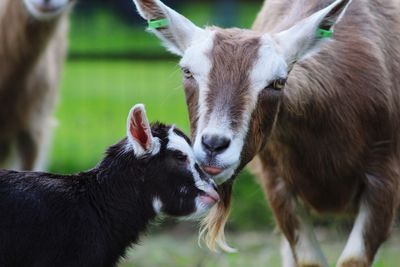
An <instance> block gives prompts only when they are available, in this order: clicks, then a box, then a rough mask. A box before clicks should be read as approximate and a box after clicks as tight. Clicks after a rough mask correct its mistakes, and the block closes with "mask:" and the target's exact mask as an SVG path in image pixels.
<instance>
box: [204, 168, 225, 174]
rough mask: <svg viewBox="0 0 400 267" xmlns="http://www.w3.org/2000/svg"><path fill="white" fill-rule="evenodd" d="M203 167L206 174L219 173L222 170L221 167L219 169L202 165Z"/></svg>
mask: <svg viewBox="0 0 400 267" xmlns="http://www.w3.org/2000/svg"><path fill="white" fill-rule="evenodd" d="M203 169H204V170H205V171H206V172H207V173H208V174H211V175H218V174H220V173H221V172H222V171H223V169H221V168H217V167H210V166H203Z"/></svg>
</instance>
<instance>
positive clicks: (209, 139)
mask: <svg viewBox="0 0 400 267" xmlns="http://www.w3.org/2000/svg"><path fill="white" fill-rule="evenodd" d="M201 143H202V145H203V147H204V148H205V149H206V150H207V151H209V152H216V153H221V152H223V151H224V150H226V149H227V148H228V147H229V145H230V143H231V140H230V139H229V138H227V137H225V136H219V135H208V134H205V135H203V136H202V138H201Z"/></svg>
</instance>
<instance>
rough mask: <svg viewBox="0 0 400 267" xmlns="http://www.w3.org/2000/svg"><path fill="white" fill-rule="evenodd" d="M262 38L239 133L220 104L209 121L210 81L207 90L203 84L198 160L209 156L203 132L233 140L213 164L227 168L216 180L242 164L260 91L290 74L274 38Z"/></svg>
mask: <svg viewBox="0 0 400 267" xmlns="http://www.w3.org/2000/svg"><path fill="white" fill-rule="evenodd" d="M260 38H261V46H260V49H259V52H258V57H257V59H256V61H255V62H254V64H253V67H252V69H250V70H249V74H248V75H249V81H250V88H249V99H250V101H249V102H248V104H247V106H246V107H245V110H244V111H243V113H242V118H241V120H242V122H241V123H240V126H241V127H240V128H239V129H238V130H236V132H233V131H232V129H231V123H230V121H231V118H230V117H229V115H228V114H227V112H225V113H226V114H224V112H222V114H221V112H220V110H219V109H218V107H215V108H214V109H213V113H212V114H210V116H209V117H210V119H209V121H208V122H207V124H206V122H205V117H206V115H207V114H206V113H207V100H206V95H207V94H208V84H209V83H208V82H207V84H206V85H205V86H206V88H207V89H204V87H202V86H200V92H199V103H198V106H199V111H198V116H199V120H198V124H197V132H196V140H195V142H194V150H195V154H196V157H197V159H199V161H201V162H205V159H206V157H207V155H206V152H205V151H204V150H203V146H202V141H201V138H202V136H203V135H205V134H211V135H219V136H224V137H227V138H229V139H230V140H231V144H230V146H229V147H228V149H227V150H225V151H224V152H223V153H221V154H219V155H217V156H216V157H215V158H214V161H215V162H214V167H222V168H224V169H225V171H224V172H223V173H221V174H219V175H218V176H216V177H213V179H214V180H215V181H216V182H217V183H223V182H225V181H226V180H227V179H229V178H230V177H231V176H232V175H233V174H234V172H235V170H236V168H237V166H239V164H240V156H241V152H242V149H243V145H244V142H245V139H246V137H247V133H248V129H249V124H250V120H251V114H252V113H253V111H254V109H255V108H256V104H257V101H258V96H259V93H260V92H261V91H262V90H263V89H264V88H265V87H266V86H267V85H268V84H269V83H270V82H272V81H273V80H275V79H277V78H286V76H287V64H286V62H285V60H284V58H283V55H281V54H279V52H278V51H277V49H276V45H275V43H274V41H273V40H272V38H271V37H270V36H269V35H267V34H265V35H263V36H261V37H260ZM199 85H200V84H199Z"/></svg>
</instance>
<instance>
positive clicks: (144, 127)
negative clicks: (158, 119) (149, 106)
mask: <svg viewBox="0 0 400 267" xmlns="http://www.w3.org/2000/svg"><path fill="white" fill-rule="evenodd" d="M126 132H127V137H128V144H129V147H128V150H130V149H133V152H134V153H135V156H136V157H137V158H140V157H142V156H144V155H155V154H157V153H158V152H160V148H161V144H160V140H159V138H157V137H153V135H152V133H151V127H150V124H149V121H148V119H147V115H146V110H145V108H144V105H143V104H137V105H135V106H134V107H133V108H132V109H131V110H130V112H129V115H128V119H127V126H126Z"/></svg>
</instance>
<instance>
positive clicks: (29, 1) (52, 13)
mask: <svg viewBox="0 0 400 267" xmlns="http://www.w3.org/2000/svg"><path fill="white" fill-rule="evenodd" d="M24 3H25V6H26V8H27V10H28V12H29V13H30V14H31V15H32V16H33V17H34V18H36V19H38V20H50V19H54V18H55V17H57V16H59V15H61V13H63V12H64V10H65V9H67V8H70V7H71V6H72V1H69V0H50V1H45V0H24Z"/></svg>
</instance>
